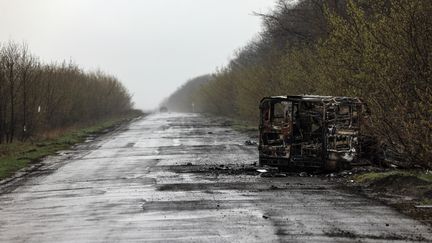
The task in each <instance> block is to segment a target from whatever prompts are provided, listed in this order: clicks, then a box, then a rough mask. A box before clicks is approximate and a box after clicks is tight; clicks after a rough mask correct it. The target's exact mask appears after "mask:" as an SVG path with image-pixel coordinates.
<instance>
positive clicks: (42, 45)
mask: <svg viewBox="0 0 432 243" xmlns="http://www.w3.org/2000/svg"><path fill="white" fill-rule="evenodd" d="M273 4H274V1H270V0H253V1H250V0H249V1H246V0H239V1H228V0H223V1H211V0H201V1H193V0H182V1H178V0H176V1H175V0H166V1H137V0H129V1H124V0H109V1H106V0H75V1H66V0H34V1H25V0H14V1H6V0H0V29H1V31H0V40H1V41H2V42H6V41H9V40H13V41H16V42H26V43H27V44H28V46H29V48H30V50H31V51H32V52H33V53H34V54H35V55H37V56H39V57H40V58H41V59H42V61H44V62H60V61H63V60H70V59H71V60H73V61H74V62H75V63H76V64H78V65H79V66H80V67H82V68H84V69H86V70H95V69H100V70H102V71H104V72H107V73H109V74H112V75H114V76H116V77H118V78H119V80H120V81H122V82H123V84H124V85H125V86H126V87H127V88H128V89H129V91H130V92H131V93H132V94H133V100H134V102H135V104H136V107H137V108H140V109H152V108H155V107H156V106H157V105H158V104H159V103H160V102H161V101H162V100H163V99H164V98H166V97H167V96H169V95H170V94H171V93H172V92H173V91H175V90H176V89H177V88H178V87H179V86H180V85H182V84H183V83H184V82H186V81H187V80H188V79H190V78H193V77H195V76H199V75H203V74H207V73H211V72H213V71H215V69H216V68H217V67H221V66H223V65H225V64H227V62H228V60H229V58H230V57H232V54H233V53H234V51H235V50H236V49H238V48H240V47H242V46H243V45H245V44H246V43H247V42H248V41H250V40H252V38H254V37H255V36H256V35H257V34H258V33H259V30H260V27H261V20H260V18H259V17H257V16H254V15H253V12H254V11H256V12H267V11H268V10H269V9H270V8H271V6H272V5H273Z"/></svg>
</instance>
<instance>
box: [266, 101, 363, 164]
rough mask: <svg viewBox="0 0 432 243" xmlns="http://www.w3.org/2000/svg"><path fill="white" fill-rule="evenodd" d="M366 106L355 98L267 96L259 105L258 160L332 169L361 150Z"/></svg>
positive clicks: (355, 156)
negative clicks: (361, 130) (361, 131)
mask: <svg viewBox="0 0 432 243" xmlns="http://www.w3.org/2000/svg"><path fill="white" fill-rule="evenodd" d="M365 113H366V106H365V104H364V102H362V100H361V99H359V98H353V97H333V96H311V95H305V96H272V97H265V98H263V99H262V100H261V103H260V125H259V131H260V137H259V138H260V139H259V163H260V165H261V166H262V165H269V166H277V167H310V168H324V169H328V170H336V169H338V168H342V167H348V166H350V165H351V164H352V163H354V162H355V160H356V159H357V158H358V156H359V154H360V149H361V146H360V140H361V134H360V127H361V124H362V122H363V119H364V115H365Z"/></svg>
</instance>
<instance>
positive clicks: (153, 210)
mask: <svg viewBox="0 0 432 243" xmlns="http://www.w3.org/2000/svg"><path fill="white" fill-rule="evenodd" d="M247 139H248V138H247V137H246V136H245V135H241V134H239V133H237V132H235V131H233V130H232V129H230V128H229V126H226V124H225V123H224V121H223V120H221V119H214V118H212V119H210V118H205V117H202V116H198V115H194V114H176V113H166V114H155V115H150V116H148V117H146V118H143V119H140V120H137V121H135V122H133V123H132V124H130V125H128V126H127V127H124V128H123V129H120V130H119V131H116V132H114V133H111V134H108V135H105V136H103V137H101V138H98V139H96V140H95V141H89V142H87V143H86V144H83V145H80V146H78V147H77V148H76V149H74V150H72V151H66V152H64V153H62V154H61V155H59V156H56V157H51V158H48V159H47V160H45V161H44V165H43V166H42V167H40V168H38V169H37V170H36V171H35V172H34V175H33V176H32V177H30V178H29V179H28V180H26V181H25V182H23V183H21V185H20V186H18V187H16V188H13V190H10V192H8V193H3V194H1V195H0V242H148V241H163V242H165V241H184V242H350V241H352V242H387V241H389V240H392V241H396V242H397V241H400V242H407V241H432V234H431V231H430V229H429V228H428V227H427V226H425V225H423V224H421V223H419V222H417V221H414V220H412V219H410V218H408V217H405V216H403V215H401V214H399V213H397V212H396V211H394V210H393V209H391V208H389V207H386V206H384V205H381V204H379V203H377V202H374V201H371V200H368V199H365V198H363V197H361V196H358V195H354V194H351V193H349V192H346V191H342V190H338V189H337V187H336V185H335V184H332V183H331V182H328V181H326V180H323V179H320V178H317V177H298V176H288V177H261V176H260V175H259V174H257V173H256V172H255V171H254V169H253V167H252V166H251V165H252V164H253V163H255V162H257V149H256V147H255V146H246V145H244V141H245V140H247ZM10 188H11V187H9V189H10Z"/></svg>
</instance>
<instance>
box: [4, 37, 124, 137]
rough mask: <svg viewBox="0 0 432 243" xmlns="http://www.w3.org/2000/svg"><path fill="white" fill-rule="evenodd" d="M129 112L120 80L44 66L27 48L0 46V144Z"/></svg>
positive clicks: (72, 66)
mask: <svg viewBox="0 0 432 243" xmlns="http://www.w3.org/2000/svg"><path fill="white" fill-rule="evenodd" d="M131 108H132V101H131V95H130V94H129V93H128V91H127V90H126V88H125V87H124V86H123V85H122V84H121V83H120V81H119V80H118V79H117V78H116V77H114V76H112V75H108V74H105V73H103V72H101V71H95V72H86V71H84V70H82V69H81V68H79V67H78V66H77V65H76V64H74V63H73V62H65V61H64V62H62V63H51V64H47V63H44V62H42V61H41V60H40V59H39V58H38V57H37V56H35V55H34V54H32V53H31V52H30V50H29V48H28V46H27V45H26V44H18V43H16V42H13V41H9V42H6V43H0V144H1V143H12V142H13V141H14V140H21V141H25V140H27V139H32V138H34V137H35V136H38V135H40V134H42V133H44V132H47V131H50V130H53V129H61V128H65V127H70V126H76V125H80V124H86V123H89V122H94V121H98V120H100V119H105V118H109V117H112V116H114V115H117V114H122V113H124V112H126V111H128V110H130V109H131Z"/></svg>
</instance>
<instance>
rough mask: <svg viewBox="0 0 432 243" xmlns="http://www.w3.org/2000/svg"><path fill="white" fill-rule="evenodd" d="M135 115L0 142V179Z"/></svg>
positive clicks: (105, 130) (101, 132) (108, 129)
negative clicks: (37, 137) (39, 136)
mask: <svg viewBox="0 0 432 243" xmlns="http://www.w3.org/2000/svg"><path fill="white" fill-rule="evenodd" d="M135 117H138V114H136V113H135V114H129V115H126V116H122V117H118V118H112V119H107V120H104V121H101V122H99V123H97V124H94V125H90V126H86V127H81V128H75V129H70V130H68V131H65V132H63V133H59V134H58V135H57V136H56V137H54V138H47V139H42V140H40V141H33V142H14V143H11V144H0V180H2V179H5V178H8V177H10V176H12V175H13V174H14V173H15V172H16V171H18V170H20V169H22V168H25V167H27V166H29V165H30V164H32V163H36V162H38V161H40V160H41V159H43V158H44V157H46V156H48V155H52V154H55V153H56V152H58V151H60V150H65V149H68V148H70V147H71V146H72V145H75V144H77V143H80V142H83V141H85V139H86V138H87V137H89V136H90V135H98V134H103V133H106V132H108V131H110V129H112V128H114V127H116V126H118V125H120V124H122V123H123V122H126V121H129V120H131V119H133V118H135Z"/></svg>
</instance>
